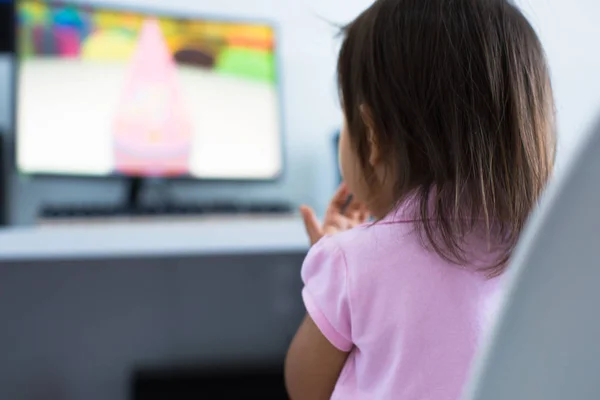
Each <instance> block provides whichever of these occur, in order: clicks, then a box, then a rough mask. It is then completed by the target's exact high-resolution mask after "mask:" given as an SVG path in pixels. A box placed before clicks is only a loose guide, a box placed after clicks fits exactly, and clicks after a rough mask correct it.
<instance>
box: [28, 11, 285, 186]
mask: <svg viewBox="0 0 600 400" xmlns="http://www.w3.org/2000/svg"><path fill="white" fill-rule="evenodd" d="M16 13H17V25H18V26H17V39H18V41H17V51H18V57H19V68H18V82H17V94H16V110H17V118H16V135H17V139H16V141H17V167H18V170H19V171H20V172H22V173H26V174H66V175H92V176H94V175H95V176H108V175H127V176H141V177H144V176H160V177H182V176H183V177H195V178H201V179H249V180H252V179H260V180H264V179H273V178H276V177H277V176H278V175H279V174H280V172H281V170H282V164H283V163H282V144H281V137H282V132H281V125H282V123H281V120H280V115H281V112H280V111H281V110H280V99H279V90H278V71H277V62H276V54H275V52H276V50H277V48H276V41H275V39H276V38H275V30H274V29H273V27H271V26H270V25H267V24H262V23H249V22H236V21H218V20H212V19H206V18H204V19H203V18H192V17H189V16H183V17H173V16H168V15H161V14H155V13H148V12H141V11H131V10H119V9H107V8H98V7H92V6H84V5H80V4H75V3H73V4H67V3H63V2H61V3H56V4H54V3H47V2H42V1H37V0H20V1H18V2H17V7H16Z"/></svg>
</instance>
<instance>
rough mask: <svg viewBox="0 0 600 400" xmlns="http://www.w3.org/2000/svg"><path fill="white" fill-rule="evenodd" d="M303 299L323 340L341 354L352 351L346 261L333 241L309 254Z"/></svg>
mask: <svg viewBox="0 0 600 400" xmlns="http://www.w3.org/2000/svg"><path fill="white" fill-rule="evenodd" d="M302 281H303V282H304V289H303V290H302V299H303V300H304V305H305V307H306V311H307V312H308V315H310V317H311V318H312V320H313V321H314V322H315V324H316V325H317V327H318V328H319V330H320V331H321V333H322V334H323V336H325V337H326V338H327V340H329V342H330V343H331V344H332V345H333V346H335V347H336V348H337V349H339V350H341V351H350V350H351V349H352V346H353V344H352V333H351V321H350V301H349V296H348V287H347V286H348V284H347V283H348V280H347V269H346V261H345V258H344V254H343V253H342V250H341V249H340V248H339V247H338V246H337V244H336V243H335V242H334V241H333V239H332V238H331V237H324V238H322V239H321V240H320V241H319V242H318V243H316V244H315V245H314V246H313V247H312V248H311V249H310V251H309V252H308V255H307V256H306V259H305V260H304V264H303V265H302Z"/></svg>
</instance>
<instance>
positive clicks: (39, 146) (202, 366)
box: [0, 0, 600, 400]
mask: <svg viewBox="0 0 600 400" xmlns="http://www.w3.org/2000/svg"><path fill="white" fill-rule="evenodd" d="M517 3H518V4H519V5H520V6H521V7H522V8H523V10H524V11H525V13H526V15H527V16H528V17H529V18H530V20H531V22H532V23H533V25H534V27H535V28H536V30H537V31H538V33H539V35H540V37H541V39H542V42H543V44H544V46H545V49H546V52H547V54H548V59H549V62H550V67H551V71H552V77H553V85H554V90H555V95H556V102H557V113H558V132H559V150H558V167H557V168H558V171H559V173H560V171H561V170H562V169H563V168H564V165H565V164H566V163H568V162H569V159H570V157H572V156H573V152H574V150H575V149H576V148H577V145H578V143H580V142H581V140H582V138H583V137H585V135H586V132H587V131H588V128H589V127H590V124H591V123H592V121H593V120H594V119H595V118H596V112H597V110H598V109H600V53H599V52H598V50H597V38H598V37H600V25H599V24H598V23H597V16H598V15H600V4H599V3H598V2H597V1H595V0H573V1H570V2H563V1H557V0H522V1H517ZM370 4H371V1H369V0H346V1H341V0H319V1H316V0H301V1H291V0H289V1H288V0H254V1H242V0H221V1H218V2H214V1H211V2H208V1H203V0H194V1H192V0H170V1H165V0H143V1H142V0H136V1H134V0H129V1H115V0H111V1H103V2H102V3H97V2H87V1H78V0H77V1H76V0H73V1H69V2H60V3H57V2H50V3H48V2H43V1H34V0H20V1H14V2H12V1H6V0H0V7H2V13H1V15H2V22H0V25H1V26H2V29H1V30H0V32H1V35H2V37H1V38H0V41H1V42H2V46H3V47H2V49H1V51H2V53H1V54H0V131H1V132H2V139H3V140H2V142H1V144H2V153H1V154H2V163H1V165H2V174H0V182H1V187H2V189H3V190H2V201H1V202H0V203H1V204H2V207H1V209H0V211H1V212H0V214H1V215H2V222H3V226H4V228H3V229H2V231H1V232H0V260H1V263H0V318H1V319H2V321H3V329H2V330H0V354H2V357H0V398H2V399H107V398H111V399H130V398H131V399H159V398H160V399H163V398H164V399H166V398H169V399H174V400H177V399H178V398H192V397H194V398H198V397H199V398H203V396H204V398H239V397H240V393H243V394H244V396H245V397H247V396H249V395H251V394H258V395H261V397H262V398H285V392H284V391H283V386H282V380H281V364H282V361H283V356H284V354H285V351H286V349H287V345H288V344H289V341H290V340H291V337H292V335H293V333H294V331H295V329H296V327H297V325H298V323H299V321H300V319H301V318H302V316H303V313H304V310H303V306H302V303H301V300H300V289H301V282H300V277H299V271H300V266H301V263H302V259H303V256H304V254H305V252H306V250H307V248H308V243H307V241H306V239H305V237H304V233H303V228H302V224H301V221H300V219H299V218H298V217H297V216H296V214H295V211H294V210H295V209H296V207H297V206H298V205H299V204H304V203H306V204H310V205H312V206H314V207H315V209H316V210H317V212H318V213H322V212H323V211H324V209H325V207H326V204H327V201H328V198H329V196H330V195H331V193H332V192H333V190H334V189H335V187H336V185H337V183H338V182H339V176H338V171H337V168H336V160H335V158H336V151H335V146H334V143H335V135H336V132H337V131H338V130H339V127H340V121H341V113H340V109H339V102H338V98H337V89H336V83H335V63H336V58H337V50H338V46H339V38H338V37H337V33H338V32H337V28H336V25H337V24H343V23H346V22H349V21H350V20H351V19H352V18H353V17H355V16H356V15H357V14H358V13H359V12H360V11H361V10H363V9H364V8H366V7H368V6H369V5H370ZM235 390H238V392H235ZM186 396H187V397H186Z"/></svg>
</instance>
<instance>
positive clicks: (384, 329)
mask: <svg viewBox="0 0 600 400" xmlns="http://www.w3.org/2000/svg"><path fill="white" fill-rule="evenodd" d="M414 224H415V222H411V221H410V218H407V216H406V215H405V216H403V215H402V213H397V214H395V216H394V217H388V218H386V219H384V220H383V221H380V222H378V223H376V224H374V225H365V226H362V227H359V228H356V229H353V230H350V231H347V232H344V233H341V234H337V235H334V236H328V237H324V238H323V239H321V240H320V241H319V242H318V243H317V244H315V245H314V246H313V247H312V249H311V250H310V252H309V253H308V256H307V257H306V260H305V261H304V265H303V267H302V279H303V281H304V284H305V287H304V289H303V291H302V297H303V299H304V303H305V305H306V309H307V311H308V313H309V315H310V316H311V318H312V319H313V320H314V322H315V323H316V325H317V326H318V327H319V329H320V330H321V332H322V333H323V335H324V336H325V337H326V338H327V339H328V340H329V341H330V342H331V344H332V345H334V346H335V347H337V348H338V349H340V350H342V351H349V352H350V355H349V357H348V360H347V362H346V365H345V366H344V369H343V370H342V373H341V375H340V377H339V380H338V382H337V385H336V388H335V391H334V393H333V396H332V399H343V400H351V399H377V400H387V399H401V400H457V399H459V398H460V395H461V391H462V388H463V385H464V384H465V382H466V379H467V376H468V373H469V367H470V364H471V361H472V359H473V356H474V354H475V351H476V349H477V346H478V344H479V341H480V338H481V336H482V332H483V330H484V328H485V327H486V326H487V325H488V322H489V321H490V319H491V318H492V317H493V316H494V314H495V310H496V308H497V304H498V300H499V299H498V297H499V296H498V295H499V293H500V285H499V279H498V278H495V279H491V280H490V279H487V278H486V276H485V275H484V274H483V273H481V272H477V271H474V268H471V269H469V268H460V267H457V266H456V265H452V264H449V263H448V262H446V261H444V260H443V259H442V258H441V257H440V256H438V255H437V254H436V253H433V252H431V251H428V250H426V249H425V248H424V247H423V246H422V244H421V241H420V238H419V235H418V234H417V233H416V232H415V230H414ZM479 242H481V243H484V242H486V241H479ZM486 243H487V242H486ZM475 247H478V246H475ZM480 247H481V249H482V250H481V253H482V254H486V253H489V252H486V251H485V249H487V246H486V245H483V244H482V245H481V246H480ZM473 250H474V252H475V253H477V252H478V250H479V249H477V248H475V249H473ZM484 257H485V256H484Z"/></svg>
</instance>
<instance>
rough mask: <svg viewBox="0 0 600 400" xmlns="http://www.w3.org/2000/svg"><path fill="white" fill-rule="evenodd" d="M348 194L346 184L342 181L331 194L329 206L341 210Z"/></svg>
mask: <svg viewBox="0 0 600 400" xmlns="http://www.w3.org/2000/svg"><path fill="white" fill-rule="evenodd" d="M349 195H350V192H349V191H348V186H346V184H345V183H342V184H341V185H340V186H339V187H338V189H337V191H336V192H335V194H334V195H333V198H332V199H331V203H330V205H329V207H330V208H332V209H335V210H338V211H339V210H341V209H342V207H344V206H345V205H346V202H347V201H348V196H349Z"/></svg>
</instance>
